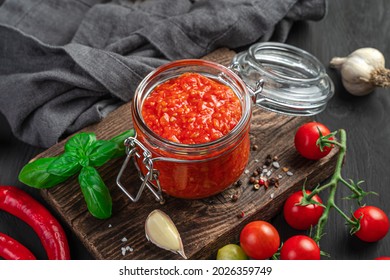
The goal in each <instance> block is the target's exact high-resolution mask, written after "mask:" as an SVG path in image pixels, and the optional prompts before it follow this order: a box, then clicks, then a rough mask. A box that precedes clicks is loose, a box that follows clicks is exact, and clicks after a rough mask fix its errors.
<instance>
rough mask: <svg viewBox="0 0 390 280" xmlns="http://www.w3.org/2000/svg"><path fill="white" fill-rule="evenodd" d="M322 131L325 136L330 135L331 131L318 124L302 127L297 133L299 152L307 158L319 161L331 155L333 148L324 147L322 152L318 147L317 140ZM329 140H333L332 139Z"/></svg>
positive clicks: (308, 124) (295, 142)
mask: <svg viewBox="0 0 390 280" xmlns="http://www.w3.org/2000/svg"><path fill="white" fill-rule="evenodd" d="M318 130H320V131H321V134H322V135H323V136H326V135H328V134H330V130H329V129H328V128H327V127H326V126H325V125H323V124H322V123H318V122H308V123H305V124H303V125H301V126H300V127H299V128H298V130H297V132H296V133H295V138H294V144H295V148H296V149H297V151H298V152H299V153H300V154H301V155H302V156H303V157H305V158H307V159H312V160H319V159H321V158H323V157H325V156H326V155H328V154H329V153H330V151H331V150H332V147H324V148H323V150H322V151H321V149H320V147H319V146H317V140H318V138H319V137H320V133H319V132H318ZM329 140H333V138H332V137H330V138H329Z"/></svg>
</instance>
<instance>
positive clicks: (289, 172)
mask: <svg viewBox="0 0 390 280" xmlns="http://www.w3.org/2000/svg"><path fill="white" fill-rule="evenodd" d="M286 174H287V175H288V176H292V175H294V173H292V172H291V171H287V173H286Z"/></svg>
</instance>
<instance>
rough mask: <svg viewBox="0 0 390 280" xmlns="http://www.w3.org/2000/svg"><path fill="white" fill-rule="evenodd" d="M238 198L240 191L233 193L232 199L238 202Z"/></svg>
mask: <svg viewBox="0 0 390 280" xmlns="http://www.w3.org/2000/svg"><path fill="white" fill-rule="evenodd" d="M237 200H238V193H235V194H233V195H232V201H233V202H236V201H237Z"/></svg>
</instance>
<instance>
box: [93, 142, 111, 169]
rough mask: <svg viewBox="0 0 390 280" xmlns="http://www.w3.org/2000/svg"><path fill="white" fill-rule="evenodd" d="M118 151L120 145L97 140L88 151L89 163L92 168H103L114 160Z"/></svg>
mask: <svg viewBox="0 0 390 280" xmlns="http://www.w3.org/2000/svg"><path fill="white" fill-rule="evenodd" d="M117 150H118V145H117V144H116V143H114V142H111V141H106V140H97V141H96V142H95V143H93V144H92V145H91V146H90V147H89V149H88V150H87V155H88V156H89V162H90V165H92V166H102V165H103V164H105V163H106V162H107V161H109V160H110V159H112V157H113V155H114V154H115V153H116V151H117Z"/></svg>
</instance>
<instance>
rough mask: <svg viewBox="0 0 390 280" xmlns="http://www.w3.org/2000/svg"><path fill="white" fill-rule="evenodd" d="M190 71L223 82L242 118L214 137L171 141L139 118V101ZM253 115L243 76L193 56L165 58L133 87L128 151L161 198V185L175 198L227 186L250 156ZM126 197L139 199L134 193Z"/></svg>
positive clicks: (207, 193)
mask: <svg viewBox="0 0 390 280" xmlns="http://www.w3.org/2000/svg"><path fill="white" fill-rule="evenodd" d="M188 72H195V73H198V74H201V75H203V76H206V77H208V78H210V79H213V80H215V81H217V82H219V83H222V84H224V85H227V86H228V87H230V88H231V89H232V90H233V91H234V93H235V94H236V95H237V97H238V99H239V101H240V103H241V109H242V110H241V119H240V121H239V122H238V123H237V125H236V126H235V127H234V128H233V129H232V130H231V131H230V132H229V133H227V134H226V135H224V136H223V137H221V138H219V139H217V140H215V141H212V142H208V143H203V144H193V145H188V144H180V143H175V142H171V141H168V140H166V139H163V138H161V137H160V136H158V135H157V134H156V133H155V132H153V131H152V130H151V129H150V128H149V127H148V126H147V125H146V124H145V122H144V120H143V117H142V114H141V111H142V106H143V102H144V100H145V98H146V97H147V96H148V95H149V94H150V93H151V91H153V89H154V88H155V87H156V86H157V85H159V84H161V83H164V82H165V81H167V80H169V79H172V78H175V77H178V76H180V75H181V74H184V73H188ZM251 115H252V102H251V98H250V94H249V93H248V92H247V88H246V86H245V84H244V83H243V82H242V80H241V79H240V78H239V77H238V76H237V75H236V74H235V73H234V72H233V71H231V70H230V69H229V68H226V67H224V66H222V65H220V64H217V63H213V62H209V61H205V60H196V59H194V60H179V61H175V62H172V63H168V64H166V65H164V66H162V67H159V68H157V69H156V70H155V71H153V72H152V73H150V74H149V75H148V76H147V77H146V78H145V79H144V80H143V81H142V82H141V84H140V85H139V86H138V88H137V90H136V92H135V96H134V99H133V102H132V118H133V122H134V128H135V131H136V134H137V136H136V138H132V139H130V140H129V141H128V144H127V145H129V146H130V148H129V151H128V152H129V154H136V156H135V160H136V165H137V166H138V167H139V169H140V170H139V171H140V172H141V174H142V175H141V177H142V180H143V182H145V185H146V186H147V187H149V189H151V190H153V189H155V190H158V191H157V195H156V197H159V195H158V192H159V191H160V190H161V191H162V192H165V193H167V194H169V195H171V196H174V197H178V198H187V199H194V198H204V197H208V196H211V195H214V194H217V193H219V192H221V191H223V190H224V189H226V188H227V187H228V186H230V185H231V184H232V183H233V182H235V181H236V180H237V179H238V178H239V177H240V176H241V174H242V172H243V170H244V169H245V167H246V165H247V163H248V158H249V149H250V142H249V128H250V120H251ZM131 149H133V152H130V151H131ZM118 177H119V176H118ZM156 179H157V180H156ZM118 181H119V183H120V180H118ZM151 183H152V184H151ZM119 185H120V184H119ZM123 189H124V187H123V186H122V190H123ZM141 189H143V187H142V186H141ZM128 195H129V194H128ZM130 198H132V200H138V199H137V197H133V196H132V197H130Z"/></svg>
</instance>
